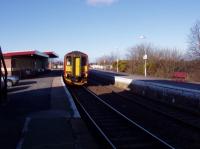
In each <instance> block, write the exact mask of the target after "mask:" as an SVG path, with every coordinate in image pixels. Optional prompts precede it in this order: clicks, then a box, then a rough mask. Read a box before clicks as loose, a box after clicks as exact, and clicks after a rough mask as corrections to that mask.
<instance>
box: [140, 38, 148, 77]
mask: <svg viewBox="0 0 200 149" xmlns="http://www.w3.org/2000/svg"><path fill="white" fill-rule="evenodd" d="M139 38H140V39H146V37H145V36H144V35H141V36H140V37H139ZM143 59H144V76H145V77H147V51H146V48H145V47H144V56H143Z"/></svg>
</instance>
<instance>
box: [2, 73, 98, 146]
mask: <svg viewBox="0 0 200 149" xmlns="http://www.w3.org/2000/svg"><path fill="white" fill-rule="evenodd" d="M8 99H9V100H8V102H7V104H6V105H1V106H0V122H1V123H0V148H2V149H45V148H48V149H63V148H76V149H77V148H98V146H97V144H96V142H95V140H94V139H93V137H92V136H91V134H90V132H89V131H88V129H87V127H86V125H85V123H84V122H83V121H82V119H81V118H80V117H79V116H77V114H75V113H76V112H77V111H74V107H72V103H70V101H69V99H68V96H67V94H66V92H65V89H64V87H63V84H62V81H61V73H60V72H58V71H54V72H51V73H49V74H46V75H43V76H40V77H37V78H34V79H26V80H21V81H20V84H19V85H18V86H15V87H12V88H10V89H9V93H8Z"/></svg>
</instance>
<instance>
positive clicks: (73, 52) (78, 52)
mask: <svg viewBox="0 0 200 149" xmlns="http://www.w3.org/2000/svg"><path fill="white" fill-rule="evenodd" d="M67 55H85V56H88V55H87V54H85V53H83V52H81V51H71V52H69V53H67V54H66V55H65V56H67Z"/></svg>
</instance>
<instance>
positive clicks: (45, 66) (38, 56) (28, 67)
mask: <svg viewBox="0 0 200 149" xmlns="http://www.w3.org/2000/svg"><path fill="white" fill-rule="evenodd" d="M3 56H4V60H5V63H6V67H7V71H8V75H17V76H19V77H20V78H24V77H28V76H32V75H35V74H40V73H43V72H45V71H47V70H49V69H51V64H50V63H51V59H52V58H57V57H58V55H57V54H55V53H54V52H52V51H47V52H40V51H37V50H26V51H14V52H5V53H3Z"/></svg>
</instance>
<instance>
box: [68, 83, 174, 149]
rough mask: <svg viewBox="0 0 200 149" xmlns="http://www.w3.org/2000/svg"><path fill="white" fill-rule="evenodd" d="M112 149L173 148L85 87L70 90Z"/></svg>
mask: <svg viewBox="0 0 200 149" xmlns="http://www.w3.org/2000/svg"><path fill="white" fill-rule="evenodd" d="M69 89H70V92H71V93H72V95H73V97H74V99H75V100H76V103H77V104H78V106H79V107H81V109H82V111H84V113H85V115H87V117H88V119H89V120H90V121H91V122H92V123H93V125H94V126H95V127H96V128H97V129H98V131H99V132H100V134H101V135H102V136H103V137H104V138H105V140H106V141H107V143H108V144H109V147H110V148H160V149H162V148H173V146H171V145H170V144H168V143H167V142H165V141H163V140H162V139H160V138H159V137H157V136H155V135H154V134H152V133H150V132H149V131H148V130H146V129H144V128H143V127H142V126H140V125H139V124H137V123H136V122H134V121H133V120H131V119H129V118H128V117H126V116H125V115H124V114H122V113H121V112H119V111H118V110H117V109H115V108H114V107H113V106H111V105H109V104H108V103H106V102H105V101H103V100H102V99H101V98H99V97H98V96H96V95H95V94H94V93H93V92H91V91H90V90H88V89H87V88H85V87H79V88H74V87H72V88H69Z"/></svg>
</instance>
